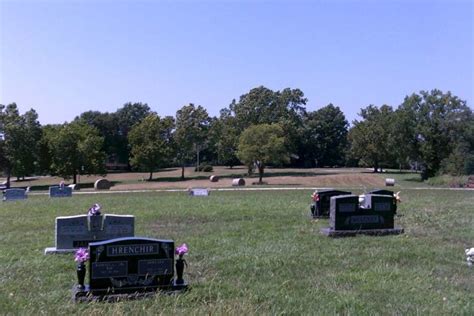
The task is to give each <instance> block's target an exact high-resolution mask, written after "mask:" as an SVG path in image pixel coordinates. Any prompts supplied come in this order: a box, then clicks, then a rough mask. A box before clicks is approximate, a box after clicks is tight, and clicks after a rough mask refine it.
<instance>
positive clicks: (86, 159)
mask: <svg viewBox="0 0 474 316" xmlns="http://www.w3.org/2000/svg"><path fill="white" fill-rule="evenodd" d="M47 137H48V139H47V143H48V147H49V152H50V153H51V171H52V172H53V173H54V174H57V175H59V176H61V177H63V178H65V179H69V178H71V177H72V179H73V183H77V175H79V174H104V173H105V171H106V170H105V153H104V152H103V151H102V146H103V141H104V138H103V137H102V136H100V135H99V131H98V130H97V129H96V128H94V127H91V126H89V125H86V124H81V123H77V122H73V123H70V124H64V125H63V126H61V127H59V128H57V129H56V130H55V131H54V132H51V133H48V134H47Z"/></svg>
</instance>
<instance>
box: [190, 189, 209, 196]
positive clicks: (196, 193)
mask: <svg viewBox="0 0 474 316" xmlns="http://www.w3.org/2000/svg"><path fill="white" fill-rule="evenodd" d="M209 194H210V191H209V189H203V188H193V189H189V195H190V196H209Z"/></svg>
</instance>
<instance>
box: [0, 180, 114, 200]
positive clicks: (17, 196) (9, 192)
mask: <svg viewBox="0 0 474 316" xmlns="http://www.w3.org/2000/svg"><path fill="white" fill-rule="evenodd" d="M110 186H111V183H110V182H109V181H108V180H107V179H98V180H97V181H96V182H95V183H94V188H95V189H96V190H108V189H110ZM77 189H78V185H77V184H71V185H69V186H59V185H55V186H50V187H49V196H50V197H52V198H56V197H71V196H72V191H73V190H77ZM27 197H28V195H27V190H25V189H22V188H12V189H6V190H4V191H3V200H4V201H16V200H24V199H26V198H27Z"/></svg>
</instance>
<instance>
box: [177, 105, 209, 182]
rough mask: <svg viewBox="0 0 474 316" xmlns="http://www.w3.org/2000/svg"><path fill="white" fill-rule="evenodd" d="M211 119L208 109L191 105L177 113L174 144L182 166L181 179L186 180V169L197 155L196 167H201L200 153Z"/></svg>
mask: <svg viewBox="0 0 474 316" xmlns="http://www.w3.org/2000/svg"><path fill="white" fill-rule="evenodd" d="M209 122H210V117H209V115H208V114H207V111H206V109H204V108H203V107H202V106H200V105H198V106H197V107H196V106H194V104H192V103H190V104H189V105H186V106H183V107H182V108H181V109H180V110H178V111H177V112H176V131H175V133H174V143H175V145H176V148H175V149H176V157H177V159H178V161H179V163H180V164H181V179H184V167H185V164H186V162H187V161H189V160H192V158H193V157H194V152H196V154H197V160H196V167H199V152H200V150H201V149H202V148H203V147H204V146H205V140H206V134H207V131H208V129H209Z"/></svg>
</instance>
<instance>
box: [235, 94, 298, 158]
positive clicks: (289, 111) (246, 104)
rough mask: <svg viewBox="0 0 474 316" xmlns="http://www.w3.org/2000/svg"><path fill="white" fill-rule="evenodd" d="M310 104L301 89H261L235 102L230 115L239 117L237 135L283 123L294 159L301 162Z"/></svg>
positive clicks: (236, 122) (287, 142) (236, 125)
mask: <svg viewBox="0 0 474 316" xmlns="http://www.w3.org/2000/svg"><path fill="white" fill-rule="evenodd" d="M306 102H307V99H306V98H305V97H304V93H303V91H301V90H300V89H290V88H285V89H283V90H281V91H273V90H271V89H268V88H266V87H264V86H259V87H257V88H254V89H251V90H250V91H249V92H248V93H246V94H244V95H242V96H240V98H239V101H238V102H237V101H236V100H232V103H231V104H230V105H229V108H228V113H227V115H228V116H232V117H234V118H235V125H234V126H235V132H236V133H237V134H238V135H240V134H241V133H242V131H243V130H244V129H246V128H247V127H249V126H251V125H258V124H273V123H278V124H280V126H281V127H282V128H283V131H284V133H285V135H286V137H285V139H286V146H287V148H288V149H289V151H290V152H291V153H292V155H291V156H292V157H295V158H296V159H299V160H301V159H302V158H301V157H302V156H303V154H304V152H305V148H304V143H303V141H302V140H303V131H304V130H303V119H304V117H305V115H306V109H305V105H306ZM226 110H227V109H226Z"/></svg>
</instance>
